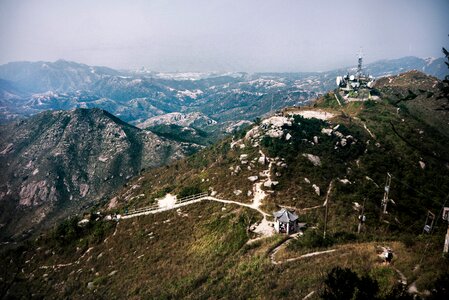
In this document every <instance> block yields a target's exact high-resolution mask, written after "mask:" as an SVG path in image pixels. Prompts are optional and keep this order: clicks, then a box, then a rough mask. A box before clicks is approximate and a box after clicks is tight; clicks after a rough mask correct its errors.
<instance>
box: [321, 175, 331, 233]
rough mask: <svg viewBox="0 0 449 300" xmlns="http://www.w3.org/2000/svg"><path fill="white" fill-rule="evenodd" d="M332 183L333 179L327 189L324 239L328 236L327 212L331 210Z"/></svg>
mask: <svg viewBox="0 0 449 300" xmlns="http://www.w3.org/2000/svg"><path fill="white" fill-rule="evenodd" d="M332 183H333V180H331V182H330V183H329V188H328V189H327V195H326V202H325V203H326V212H325V215H324V232H323V239H325V238H326V230H327V214H328V212H329V208H328V207H329V194H330V193H331V190H332Z"/></svg>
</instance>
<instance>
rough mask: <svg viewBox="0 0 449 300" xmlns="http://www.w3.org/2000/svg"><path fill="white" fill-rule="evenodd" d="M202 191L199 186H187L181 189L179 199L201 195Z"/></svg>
mask: <svg viewBox="0 0 449 300" xmlns="http://www.w3.org/2000/svg"><path fill="white" fill-rule="evenodd" d="M201 192H202V190H201V189H200V188H199V187H198V186H186V187H183V188H182V189H181V191H180V192H179V193H178V198H184V197H187V196H191V195H195V194H199V193H201Z"/></svg>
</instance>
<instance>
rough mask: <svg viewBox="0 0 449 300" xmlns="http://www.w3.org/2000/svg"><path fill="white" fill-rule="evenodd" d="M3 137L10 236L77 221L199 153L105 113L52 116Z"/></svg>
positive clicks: (0, 131)
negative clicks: (73, 217) (84, 211)
mask: <svg viewBox="0 0 449 300" xmlns="http://www.w3.org/2000/svg"><path fill="white" fill-rule="evenodd" d="M0 136H1V138H0V149H1V151H0V164H1V165H2V166H3V167H2V168H3V170H2V172H1V174H0V183H1V184H0V199H1V200H0V203H1V205H2V209H1V216H0V217H1V221H0V223H2V224H3V226H4V227H3V228H1V229H0V230H1V231H2V236H6V235H8V234H11V233H15V232H20V231H22V230H25V229H30V228H32V227H33V226H35V225H39V224H41V223H45V224H51V221H53V220H54V218H56V217H58V218H60V217H61V216H67V215H69V214H72V213H76V212H77V211H79V210H80V209H81V208H86V207H88V206H90V205H92V204H95V203H98V201H101V200H102V199H104V197H105V196H107V195H109V194H110V193H112V192H113V191H115V190H117V189H118V188H120V187H121V186H122V185H123V184H124V183H125V182H126V181H127V180H128V179H129V178H131V177H132V176H135V175H136V174H138V172H140V170H141V169H144V168H148V167H150V168H151V167H155V166H160V165H163V164H165V163H167V162H169V161H171V160H173V159H177V158H180V157H182V156H183V155H184V154H185V153H186V152H189V151H191V149H190V146H189V145H188V144H185V145H182V144H180V143H177V142H173V141H169V140H166V139H164V138H160V137H158V136H157V135H155V134H153V133H151V132H145V131H142V130H140V129H138V128H135V127H133V126H131V125H129V124H127V123H125V122H123V121H121V120H120V119H118V118H116V117H114V116H112V115H111V114H109V113H107V112H105V111H102V110H99V109H92V110H89V109H77V110H73V111H53V112H50V111H49V112H44V113H41V114H38V115H36V116H34V117H32V118H30V119H27V120H24V121H20V122H17V123H12V124H10V125H6V126H1V127H0Z"/></svg>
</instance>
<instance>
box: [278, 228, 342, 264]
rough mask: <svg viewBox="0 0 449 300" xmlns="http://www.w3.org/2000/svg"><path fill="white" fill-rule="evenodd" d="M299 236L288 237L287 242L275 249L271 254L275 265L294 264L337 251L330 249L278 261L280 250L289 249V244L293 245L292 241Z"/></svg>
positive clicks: (296, 234) (297, 234)
mask: <svg viewBox="0 0 449 300" xmlns="http://www.w3.org/2000/svg"><path fill="white" fill-rule="evenodd" d="M297 236H299V233H295V234H292V235H290V236H289V237H288V239H287V240H285V241H284V242H283V243H281V244H280V245H278V246H277V247H276V248H274V249H273V250H272V251H271V253H270V261H271V263H272V264H273V265H280V264H282V263H286V262H292V261H295V260H300V259H304V258H308V257H312V256H317V255H321V254H326V253H332V252H335V251H337V249H330V250H323V251H315V252H310V253H306V254H303V255H300V256H297V257H292V258H287V259H285V260H276V253H278V252H279V250H281V249H282V248H285V247H287V245H288V244H289V243H291V241H293V239H294V238H296V237H297Z"/></svg>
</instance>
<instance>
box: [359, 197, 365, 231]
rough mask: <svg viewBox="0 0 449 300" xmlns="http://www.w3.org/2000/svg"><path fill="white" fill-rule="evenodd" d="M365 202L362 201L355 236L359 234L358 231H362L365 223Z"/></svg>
mask: <svg viewBox="0 0 449 300" xmlns="http://www.w3.org/2000/svg"><path fill="white" fill-rule="evenodd" d="M365 202H366V198H364V199H363V205H362V213H361V214H360V215H359V226H358V228H357V234H360V231H361V230H362V225H363V224H364V223H365V221H366V217H365Z"/></svg>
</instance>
